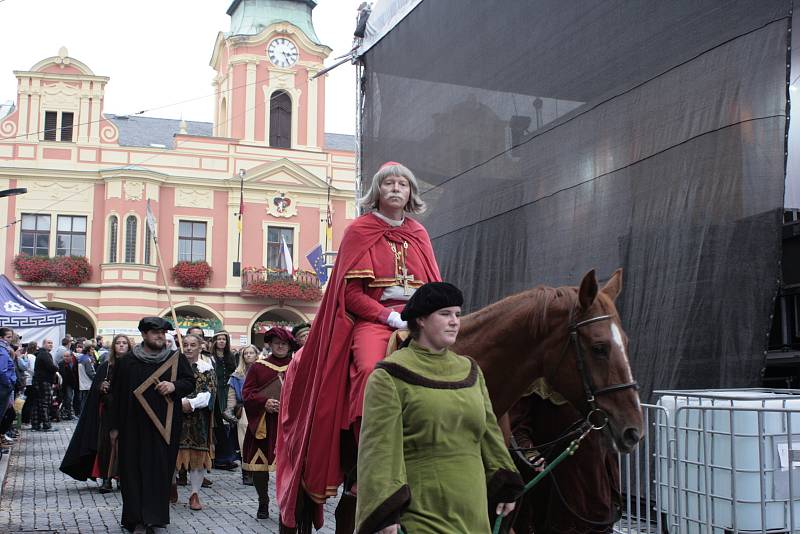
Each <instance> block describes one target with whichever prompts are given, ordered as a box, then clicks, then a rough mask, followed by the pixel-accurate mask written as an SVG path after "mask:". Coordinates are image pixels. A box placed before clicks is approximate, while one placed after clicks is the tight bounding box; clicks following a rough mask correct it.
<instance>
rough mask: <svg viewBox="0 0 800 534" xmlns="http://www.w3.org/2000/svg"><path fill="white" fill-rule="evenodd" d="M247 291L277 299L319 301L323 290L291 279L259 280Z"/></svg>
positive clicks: (250, 285)
mask: <svg viewBox="0 0 800 534" xmlns="http://www.w3.org/2000/svg"><path fill="white" fill-rule="evenodd" d="M246 291H248V292H249V293H251V294H253V295H256V296H259V297H265V298H270V299H275V300H305V301H317V300H320V299H322V290H321V289H320V288H318V287H315V286H313V285H308V284H302V283H300V282H296V281H294V280H290V279H287V280H275V281H272V280H270V281H265V280H258V281H255V282H252V283H250V284H248V286H247V288H246Z"/></svg>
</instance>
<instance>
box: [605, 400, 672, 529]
mask: <svg viewBox="0 0 800 534" xmlns="http://www.w3.org/2000/svg"><path fill="white" fill-rule="evenodd" d="M667 419H668V413H667V410H666V409H664V408H663V407H661V406H656V405H653V404H642V424H643V426H644V429H645V432H644V437H643V439H642V441H641V442H640V444H639V447H637V448H636V449H634V450H633V452H631V453H630V454H625V455H620V457H619V470H620V477H619V478H620V484H621V487H622V496H623V505H624V511H623V517H622V519H621V520H620V521H619V522H618V523H617V524H616V525H614V532H618V533H624V534H628V533H651V532H652V533H661V532H663V530H662V526H663V525H664V524H665V521H664V517H663V514H662V512H661V510H663V509H664V507H663V506H662V505H661V498H662V495H661V492H660V491H659V488H658V486H657V485H656V481H657V480H658V479H657V478H653V474H654V470H655V468H656V465H655V463H654V462H653V461H652V460H653V458H654V456H655V457H656V458H657V457H659V454H658V451H659V447H660V442H659V440H658V439H657V437H658V436H660V435H661V434H660V433H659V430H658V429H659V426H660V425H661V426H667V424H666V421H667ZM668 478H669V477H668Z"/></svg>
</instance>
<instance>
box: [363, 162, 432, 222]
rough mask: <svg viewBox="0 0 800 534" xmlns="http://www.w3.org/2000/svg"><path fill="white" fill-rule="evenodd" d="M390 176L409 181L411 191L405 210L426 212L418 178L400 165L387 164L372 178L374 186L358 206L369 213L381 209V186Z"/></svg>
mask: <svg viewBox="0 0 800 534" xmlns="http://www.w3.org/2000/svg"><path fill="white" fill-rule="evenodd" d="M390 176H402V177H403V178H405V179H406V180H408V186H409V188H410V189H411V192H410V194H409V195H408V202H407V203H406V205H405V207H404V208H403V210H404V211H406V212H408V213H422V212H423V211H425V202H424V201H423V200H422V198H421V197H420V196H419V186H418V185H417V178H416V177H415V176H414V173H412V172H411V170H410V169H409V168H408V167H406V166H405V165H401V164H400V163H390V164H386V165H384V166H383V167H381V168H380V169H378V172H376V173H375V176H373V177H372V185H371V186H370V188H369V191H367V193H366V194H365V195H364V196H363V197H361V198H359V199H358V204H359V206H361V207H362V208H364V209H366V210H368V211H377V209H378V208H379V207H380V200H381V184H382V183H383V181H384V180H385V179H387V178H388V177H390Z"/></svg>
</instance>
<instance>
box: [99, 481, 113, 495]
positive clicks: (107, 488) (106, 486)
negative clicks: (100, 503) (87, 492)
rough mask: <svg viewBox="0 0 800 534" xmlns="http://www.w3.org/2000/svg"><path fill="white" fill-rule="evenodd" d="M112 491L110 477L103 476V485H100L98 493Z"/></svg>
mask: <svg viewBox="0 0 800 534" xmlns="http://www.w3.org/2000/svg"><path fill="white" fill-rule="evenodd" d="M112 491H114V488H112V487H111V479H110V478H104V479H103V485H102V486H100V493H111V492H112Z"/></svg>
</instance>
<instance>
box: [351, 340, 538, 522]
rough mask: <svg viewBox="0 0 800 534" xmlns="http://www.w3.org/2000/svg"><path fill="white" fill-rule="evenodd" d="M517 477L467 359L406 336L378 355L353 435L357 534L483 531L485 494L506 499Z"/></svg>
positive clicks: (514, 494) (514, 492) (516, 491)
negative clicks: (392, 529) (393, 529)
mask: <svg viewBox="0 0 800 534" xmlns="http://www.w3.org/2000/svg"><path fill="white" fill-rule="evenodd" d="M522 485H523V484H522V479H521V478H520V476H519V473H518V472H517V469H516V467H514V463H513V461H512V460H511V456H510V455H509V453H508V450H507V449H506V446H505V442H504V441H503V436H502V434H501V432H500V428H499V427H498V425H497V419H496V418H495V416H494V412H493V411H492V404H491V401H490V400H489V394H488V392H487V390H486V384H485V382H484V378H483V374H482V373H481V370H480V368H479V367H478V365H477V364H476V363H475V361H474V360H472V359H471V358H467V357H464V356H459V355H457V354H455V353H454V352H451V351H449V350H448V351H445V352H444V353H435V352H432V351H430V350H428V349H426V348H424V347H422V346H420V345H419V344H417V343H415V342H413V341H412V342H411V345H410V346H409V347H406V348H404V349H401V350H398V351H396V352H394V353H392V354H391V355H390V356H389V357H388V358H386V359H385V360H384V361H382V362H380V363H378V365H377V366H376V368H375V371H374V372H373V373H372V375H371V376H370V377H369V380H368V381H367V388H366V393H365V396H364V416H363V419H362V423H361V436H360V439H359V450H358V504H357V511H356V523H357V532H358V533H359V534H361V533H365V534H366V533H372V532H375V531H377V530H380V529H381V528H384V527H386V526H388V525H391V524H394V523H400V524H401V525H402V526H403V529H404V530H405V532H406V533H408V534H418V533H434V532H435V533H451V532H452V533H459V534H461V533H479V532H490V531H491V527H490V525H489V515H488V514H489V507H488V502H489V501H491V502H492V503H493V504H496V503H498V502H512V501H514V500H515V499H517V498H518V497H519V495H520V493H521V490H522ZM487 494H488V498H487Z"/></svg>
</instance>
